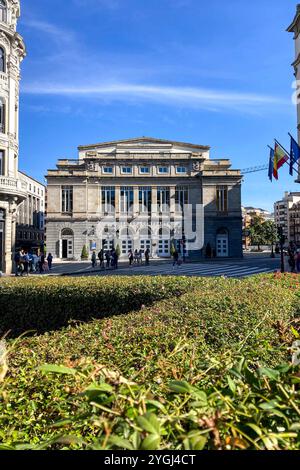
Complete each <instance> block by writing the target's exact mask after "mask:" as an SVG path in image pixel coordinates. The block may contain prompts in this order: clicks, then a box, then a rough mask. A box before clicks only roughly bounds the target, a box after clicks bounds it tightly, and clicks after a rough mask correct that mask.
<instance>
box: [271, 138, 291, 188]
mask: <svg viewBox="0 0 300 470" xmlns="http://www.w3.org/2000/svg"><path fill="white" fill-rule="evenodd" d="M288 160H289V155H288V153H287V152H286V151H285V150H284V149H283V148H282V147H281V145H280V144H279V143H278V142H276V141H275V150H274V170H273V176H274V178H275V179H276V180H278V170H279V169H280V168H281V167H282V166H283V165H284V164H285V163H286V162H287V161H288Z"/></svg>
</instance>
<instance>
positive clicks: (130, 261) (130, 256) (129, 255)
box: [128, 250, 134, 266]
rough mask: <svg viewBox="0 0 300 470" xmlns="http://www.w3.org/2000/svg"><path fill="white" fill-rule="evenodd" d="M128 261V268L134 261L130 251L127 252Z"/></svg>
mask: <svg viewBox="0 0 300 470" xmlns="http://www.w3.org/2000/svg"><path fill="white" fill-rule="evenodd" d="M128 259H129V266H132V264H133V261H134V256H133V253H132V250H129V253H128Z"/></svg>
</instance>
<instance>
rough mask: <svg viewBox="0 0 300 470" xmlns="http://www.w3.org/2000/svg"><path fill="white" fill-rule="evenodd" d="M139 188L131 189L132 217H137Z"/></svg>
mask: <svg viewBox="0 0 300 470" xmlns="http://www.w3.org/2000/svg"><path fill="white" fill-rule="evenodd" d="M139 212H140V208H139V187H138V186H134V188H133V215H134V216H135V217H137V216H138V215H139Z"/></svg>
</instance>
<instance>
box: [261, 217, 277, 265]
mask: <svg viewBox="0 0 300 470" xmlns="http://www.w3.org/2000/svg"><path fill="white" fill-rule="evenodd" d="M263 228H264V231H265V239H266V243H267V244H268V245H271V246H272V255H271V256H272V257H274V245H275V243H276V242H278V231H277V227H276V224H275V223H274V222H272V220H267V221H266V222H264V224H263Z"/></svg>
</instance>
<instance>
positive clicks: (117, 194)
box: [115, 186, 121, 219]
mask: <svg viewBox="0 0 300 470" xmlns="http://www.w3.org/2000/svg"><path fill="white" fill-rule="evenodd" d="M120 189H121V188H120V186H116V187H115V206H116V210H115V216H116V219H117V218H119V217H120Z"/></svg>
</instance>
